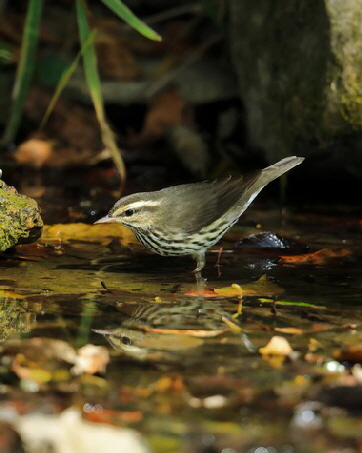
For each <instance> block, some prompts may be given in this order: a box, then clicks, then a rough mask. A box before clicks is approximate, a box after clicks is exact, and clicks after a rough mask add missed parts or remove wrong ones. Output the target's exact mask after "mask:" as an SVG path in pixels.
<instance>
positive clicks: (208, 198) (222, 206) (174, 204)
mask: <svg viewBox="0 0 362 453" xmlns="http://www.w3.org/2000/svg"><path fill="white" fill-rule="evenodd" d="M260 174H261V172H260V171H256V172H253V173H251V174H250V175H246V176H241V177H229V178H226V179H223V180H220V181H219V180H216V181H213V182H208V181H205V182H201V183H197V184H185V185H182V186H177V187H168V188H166V189H163V190H161V191H160V192H164V193H165V198H164V199H168V200H169V197H167V196H166V195H168V194H167V192H168V191H170V192H169V194H170V195H172V194H174V197H172V196H171V200H170V201H168V202H167V203H165V204H164V205H163V209H164V211H163V215H162V216H160V218H162V219H165V220H166V221H167V225H168V226H169V227H170V228H174V229H179V230H180V232H181V231H182V232H183V233H186V234H192V233H196V232H197V231H199V230H200V229H201V228H203V227H205V226H207V225H210V224H212V223H213V222H215V221H216V220H217V219H218V218H219V217H221V216H222V215H223V214H225V213H226V212H227V211H228V210H229V209H230V208H231V207H232V206H233V205H234V204H235V203H236V202H237V201H238V200H239V199H240V198H241V196H242V195H243V193H244V191H245V190H246V189H247V188H248V187H250V186H251V185H252V184H253V183H254V182H255V181H256V180H257V179H258V177H259V176H260Z"/></svg>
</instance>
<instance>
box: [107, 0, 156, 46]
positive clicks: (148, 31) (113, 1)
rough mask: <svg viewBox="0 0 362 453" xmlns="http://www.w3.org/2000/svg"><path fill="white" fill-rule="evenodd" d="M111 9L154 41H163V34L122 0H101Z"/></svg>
mask: <svg viewBox="0 0 362 453" xmlns="http://www.w3.org/2000/svg"><path fill="white" fill-rule="evenodd" d="M101 1H102V3H104V4H105V5H106V6H107V7H108V8H109V9H110V10H111V11H113V12H114V13H115V14H117V16H118V17H120V18H121V19H123V20H124V21H125V22H127V24H128V25H130V26H131V27H133V28H134V29H135V30H137V31H138V32H139V33H141V35H143V36H145V37H146V38H148V39H152V40H153V41H161V40H162V38H161V36H160V35H159V34H158V33H156V32H155V31H154V30H152V28H150V27H149V26H148V25H147V24H145V23H144V22H142V21H141V20H140V19H138V17H137V16H135V15H134V14H133V13H132V11H131V10H130V9H129V8H128V7H127V6H126V5H124V4H123V3H122V2H121V0H101Z"/></svg>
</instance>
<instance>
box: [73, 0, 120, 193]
mask: <svg viewBox="0 0 362 453" xmlns="http://www.w3.org/2000/svg"><path fill="white" fill-rule="evenodd" d="M76 11H77V20H78V28H79V36H80V42H81V46H82V49H83V53H82V57H83V65H84V72H85V78H86V81H87V85H88V89H89V93H90V96H91V98H92V102H93V105H94V109H95V111H96V115H97V119H98V122H99V124H100V128H101V135H102V142H103V144H104V145H105V147H106V148H108V149H109V151H110V153H111V155H112V159H113V162H114V164H115V165H116V167H117V169H118V171H119V174H120V176H121V180H122V185H124V183H125V180H126V170H125V166H124V162H123V159H122V155H121V152H120V150H119V148H118V146H117V143H116V139H115V136H114V134H113V132H112V129H111V128H110V126H109V124H108V123H107V120H106V116H105V113H104V107H103V96H102V87H101V81H100V77H99V72H98V67H97V55H96V52H95V48H94V43H93V41H92V40H90V35H91V31H90V28H89V23H88V17H87V13H86V2H85V0H76ZM89 41H91V42H90V43H89V44H88V42H89Z"/></svg>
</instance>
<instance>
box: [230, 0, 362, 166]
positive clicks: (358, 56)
mask: <svg viewBox="0 0 362 453" xmlns="http://www.w3.org/2000/svg"><path fill="white" fill-rule="evenodd" d="M229 9H230V11H229V12H230V30H229V31H230V33H229V35H230V51H231V55H232V58H233V63H234V66H235V70H236V74H237V77H238V84H239V97H240V98H241V100H242V101H243V103H244V106H245V111H246V117H247V129H248V136H249V141H250V145H251V146H252V147H253V148H254V149H257V150H263V152H264V153H265V154H266V156H267V159H268V161H274V160H275V159H276V158H277V157H280V156H282V155H288V154H291V149H293V148H295V147H296V146H298V144H299V147H300V148H301V149H303V152H304V153H305V154H308V153H314V152H315V148H316V147H315V146H314V147H312V146H310V147H309V148H308V147H306V146H305V144H306V143H314V144H315V145H318V144H319V145H320V146H321V147H322V146H323V144H324V145H325V143H326V142H329V143H331V142H332V143H333V142H334V141H335V140H336V139H337V138H340V137H345V136H346V135H353V134H356V132H359V133H361V132H362V104H361V102H360V87H361V84H362V72H361V64H362V44H361V43H362V28H361V19H362V9H361V2H360V1H359V0H317V1H315V0H307V1H304V2H300V1H298V0H290V1H289V2H283V1H276V2H273V3H270V1H268V0H261V1H260V2H248V1H246V0H230V1H229ZM356 151H357V146H356ZM350 152H351V153H353V151H352V150H351V151H350ZM357 152H358V151H357ZM344 155H345V151H344ZM359 171H360V169H359Z"/></svg>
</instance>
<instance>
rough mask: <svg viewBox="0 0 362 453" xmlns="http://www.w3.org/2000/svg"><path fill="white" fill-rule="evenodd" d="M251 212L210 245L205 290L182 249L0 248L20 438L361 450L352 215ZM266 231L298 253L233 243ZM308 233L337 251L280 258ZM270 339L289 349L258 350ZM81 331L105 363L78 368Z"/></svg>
mask: <svg viewBox="0 0 362 453" xmlns="http://www.w3.org/2000/svg"><path fill="white" fill-rule="evenodd" d="M247 219H255V224H256V223H261V224H262V226H263V228H262V229H260V228H248V229H245V228H242V227H236V228H234V229H233V230H232V231H231V233H229V235H227V238H226V240H225V241H224V242H223V245H224V251H223V252H222V254H221V259H220V266H219V267H215V263H216V261H217V256H218V248H215V250H212V251H210V252H209V253H208V255H207V265H206V268H205V270H204V277H207V282H206V287H205V289H204V291H203V292H201V293H200V292H198V289H197V287H196V284H195V281H194V276H193V275H192V274H191V273H190V272H189V271H190V270H191V269H192V266H193V263H192V262H191V260H189V259H188V258H184V259H179V258H163V257H159V256H155V255H151V254H148V253H145V252H144V251H143V250H142V249H141V248H138V249H137V251H130V250H129V249H128V248H125V247H122V246H121V245H120V244H119V243H118V242H117V243H116V242H111V243H110V244H106V245H105V244H104V243H101V242H99V241H98V242H97V241H94V240H89V238H86V237H85V238H84V239H83V240H82V239H79V238H78V239H77V240H67V241H60V240H59V238H58V239H56V240H54V241H51V240H49V239H47V240H43V241H42V242H40V244H38V245H33V246H23V247H18V248H17V250H16V251H14V252H9V253H6V254H3V255H1V258H0V304H1V307H2V314H1V328H2V339H3V343H2V362H1V375H2V384H1V391H2V403H1V407H0V417H1V419H3V420H6V423H9V429H13V428H15V429H16V431H17V432H19V433H20V434H21V436H22V438H23V441H24V442H25V443H26V445H28V446H29V445H32V442H33V444H34V442H35V441H37V442H41V440H39V439H40V437H41V436H39V435H38V434H37V433H38V431H41V432H42V435H43V437H44V431H45V432H46V433H49V434H47V435H48V437H49V439H48V440H47V441H48V443H50V444H53V445H56V446H57V445H58V444H59V445H62V447H63V450H64V451H69V453H72V452H73V451H74V452H82V451H83V450H84V451H85V450H87V453H92V452H93V450H92V448H94V451H96V449H97V448H98V450H97V451H99V448H102V450H103V453H107V452H108V448H109V451H113V452H114V451H153V452H157V453H158V452H160V453H164V452H190V453H192V452H198V453H200V452H205V453H206V452H208V453H212V452H222V453H235V452H237V453H238V452H255V453H273V452H283V453H292V452H295V451H301V452H318V451H321V452H322V451H323V452H324V451H348V452H350V451H362V450H361V449H362V442H361V440H362V439H361V435H360V431H361V430H360V426H361V423H362V418H361V417H360V415H361V414H360V411H361V408H362V399H361V397H362V391H361V389H362V385H361V384H362V376H361V371H360V366H359V364H360V363H361V362H362V331H361V322H362V313H361V309H360V307H361V304H362V280H361V278H360V275H361V270H362V239H361V234H360V232H361V223H360V218H359V217H358V216H357V215H355V214H353V213H352V214H349V215H348V216H347V215H346V214H344V215H334V216H333V215H323V214H321V213H319V214H315V213H311V212H309V213H308V212H306V213H304V214H298V215H296V214H294V215H292V214H288V215H287V216H286V217H285V219H284V223H283V226H282V227H281V226H280V221H279V220H278V215H277V214H274V213H271V212H265V211H264V212H263V211H257V210H255V209H254V210H250V212H249V214H248V217H247ZM275 219H277V220H275ZM268 230H272V231H276V232H279V233H280V234H281V236H282V237H291V238H294V239H297V240H298V241H300V243H301V244H302V248H303V250H301V249H299V250H296V249H294V248H291V249H275V248H262V249H261V248H258V247H247V248H235V247H234V244H235V242H236V240H237V239H239V238H240V237H245V236H247V235H249V234H251V233H260V232H261V231H268ZM304 246H306V247H307V248H308V252H309V253H311V252H314V251H317V250H320V249H326V248H327V249H332V250H333V251H334V252H336V253H335V256H334V257H333V256H329V255H328V256H327V258H325V261H324V262H323V263H322V264H321V263H317V264H316V263H309V264H302V263H300V262H296V263H293V264H288V263H284V264H283V263H282V262H281V260H280V256H283V255H284V256H290V255H291V256H299V255H301V254H302V253H304V251H305V250H304ZM344 249H345V250H346V253H341V250H344ZM220 272H221V275H219V274H220ZM263 276H264V277H263ZM260 278H261V280H259V279H260ZM232 284H238V285H239V287H241V290H240V288H239V287H236V288H234V289H232V288H231V289H230V288H229V287H230V286H231V285H232ZM220 288H221V289H222V288H228V290H229V291H230V290H231V294H232V295H228V293H227V292H224V293H223V291H225V290H221V292H219V293H215V292H214V289H220ZM229 294H230V293H229ZM274 336H278V337H280V336H281V337H284V338H285V339H286V340H287V342H288V343H287V344H289V346H290V348H291V350H290V351H289V353H288V352H277V351H272V353H271V354H268V353H267V352H265V353H262V352H261V351H260V349H261V348H263V347H265V346H266V345H267V343H268V342H269V340H270V339H271V338H272V337H274ZM34 338H38V339H39V340H36V341H38V343H34V342H33V343H32V341H34V340H32V339H34ZM53 340H57V341H59V343H52V341H53ZM89 343H92V344H94V345H100V346H103V347H105V348H106V350H107V351H109V353H110V361H109V363H108V364H107V365H106V367H105V369H104V370H103V369H100V370H98V372H96V373H95V374H94V373H93V374H92V373H91V372H84V371H83V372H80V373H76V372H75V371H74V369H73V365H74V361H76V359H74V357H76V355H77V354H76V350H77V349H78V348H80V347H82V346H84V345H86V344H89ZM67 347H69V351H68V350H67ZM68 357H71V358H70V359H68ZM19 408H21V409H19ZM10 409H11V410H10ZM9 411H10V412H11V414H10V415H11V416H10V415H9V413H10V412H9ZM4 414H5V415H4ZM6 414H7V415H6ZM45 414H47V416H46V417H45ZM49 414H52V415H51V416H52V418H51V419H49ZM42 417H44V418H42ZM88 422H91V423H92V425H89V423H88ZM47 423H48V424H49V430H48V429H47V428H46V426H47V425H46V424H47ZM52 423H53V425H52ZM44 424H45V425H44ZM39 426H43V428H41V429H40V428H39ZM55 426H56V428H55ZM75 426H77V427H78V428H77V435H76V438H75V437H74V436H73V437H72V436H70V434H69V433H70V431H69V430H71V427H73V428H74V427H75ZM128 429H131V431H127V430H128ZM54 430H56V432H57V434H54V433H55V431H54ZM58 431H59V432H58ZM89 431H91V432H92V434H90V432H89ZM50 433H52V434H50ZM59 433H60V434H59ZM47 435H45V438H46V437H47ZM62 436H63V437H62ZM92 436H94V439H93V440H92V442H91V445H89V440H90V437H92ZM64 438H66V439H68V440H67V441H64ZM96 438H97V439H96ZM34 439H35V440H34ZM56 439H58V440H56ZM59 439H63V440H59ZM69 439H73V441H74V442H73V443H72V442H71V440H69ZM115 439H116V440H115ZM98 440H99V442H100V445H101V447H97V445H98V444H97V442H98ZM43 441H44V439H43ZM57 442H58V444H57ZM67 442H69V444H67ZM87 442H88V444H87ZM115 442H116V443H115ZM132 442H133V443H132ZM144 442H145V443H144ZM115 445H117V446H116V447H115ZM29 448H30V451H40V450H39V445H38V446H37V447H36V448H38V450H36V449H35V447H29ZM9 451H13V450H9ZM14 451H15V450H14ZM56 451H57V450H56ZM59 451H61V450H59Z"/></svg>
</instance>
